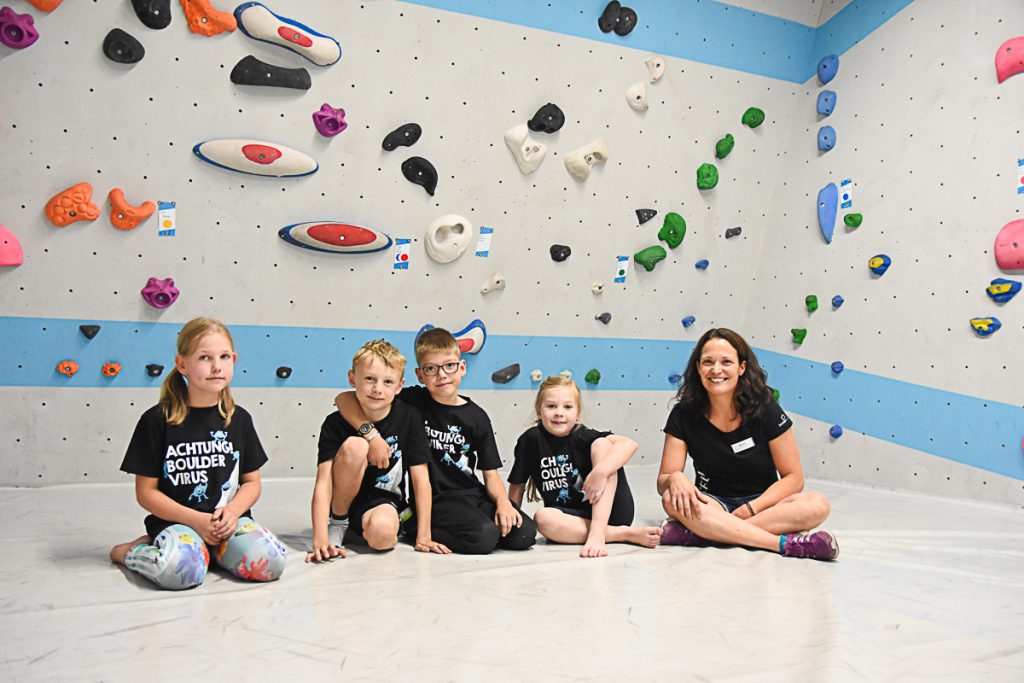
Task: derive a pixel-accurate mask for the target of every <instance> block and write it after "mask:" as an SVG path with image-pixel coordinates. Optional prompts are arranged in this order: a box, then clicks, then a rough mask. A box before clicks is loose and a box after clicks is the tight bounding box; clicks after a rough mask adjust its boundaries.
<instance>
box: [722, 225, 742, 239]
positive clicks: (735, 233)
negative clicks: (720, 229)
mask: <svg viewBox="0 0 1024 683" xmlns="http://www.w3.org/2000/svg"><path fill="white" fill-rule="evenodd" d="M742 232H743V228H727V229H726V231H725V239H727V240H729V239H732V238H733V237H739V235H740V233H742Z"/></svg>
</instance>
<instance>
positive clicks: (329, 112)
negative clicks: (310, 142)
mask: <svg viewBox="0 0 1024 683" xmlns="http://www.w3.org/2000/svg"><path fill="white" fill-rule="evenodd" d="M313 127H314V128H316V132H317V133H320V135H323V136H324V137H325V138H333V137H334V136H335V135H337V134H338V133H340V132H341V131H343V130H345V129H346V128H348V123H346V121H345V110H344V109H335V108H334V107H332V106H331V105H329V104H327V103H326V102H324V103H323V104H322V105H320V109H319V110H318V111H315V112H313Z"/></svg>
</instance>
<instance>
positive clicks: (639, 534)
mask: <svg viewBox="0 0 1024 683" xmlns="http://www.w3.org/2000/svg"><path fill="white" fill-rule="evenodd" d="M622 540H623V541H625V542H626V543H633V544H634V545H639V546H643V547H644V548H653V547H655V546H656V545H658V541H660V540H661V527H660V526H638V527H626V528H625V529H623V534H622Z"/></svg>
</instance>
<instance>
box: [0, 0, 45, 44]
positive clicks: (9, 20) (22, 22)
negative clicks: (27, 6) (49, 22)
mask: <svg viewBox="0 0 1024 683" xmlns="http://www.w3.org/2000/svg"><path fill="white" fill-rule="evenodd" d="M37 40H39V31H37V30H36V27H35V21H34V20H33V19H32V15H31V14H27V13H26V14H18V13H17V12H15V11H14V10H13V9H11V8H10V7H4V8H0V43H3V44H4V45H6V46H7V47H9V48H11V49H12V50H23V49H25V48H26V47H29V46H30V45H32V44H33V43H35V42H36V41H37Z"/></svg>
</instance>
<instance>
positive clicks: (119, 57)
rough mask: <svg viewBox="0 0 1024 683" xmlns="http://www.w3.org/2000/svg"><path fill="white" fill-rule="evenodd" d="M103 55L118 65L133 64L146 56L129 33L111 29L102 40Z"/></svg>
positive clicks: (140, 45) (139, 44) (140, 44)
mask: <svg viewBox="0 0 1024 683" xmlns="http://www.w3.org/2000/svg"><path fill="white" fill-rule="evenodd" d="M103 54H104V55H106V56H107V59H110V60H112V61H115V62H118V63H119V64H135V63H136V62H139V61H142V58H143V57H145V56H146V48H144V47H142V43H140V42H139V41H138V40H136V39H135V37H134V36H133V35H131V34H130V33H127V32H125V31H122V30H121V29H119V28H112V29H110V33H108V34H107V37H106V38H104V39H103Z"/></svg>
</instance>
